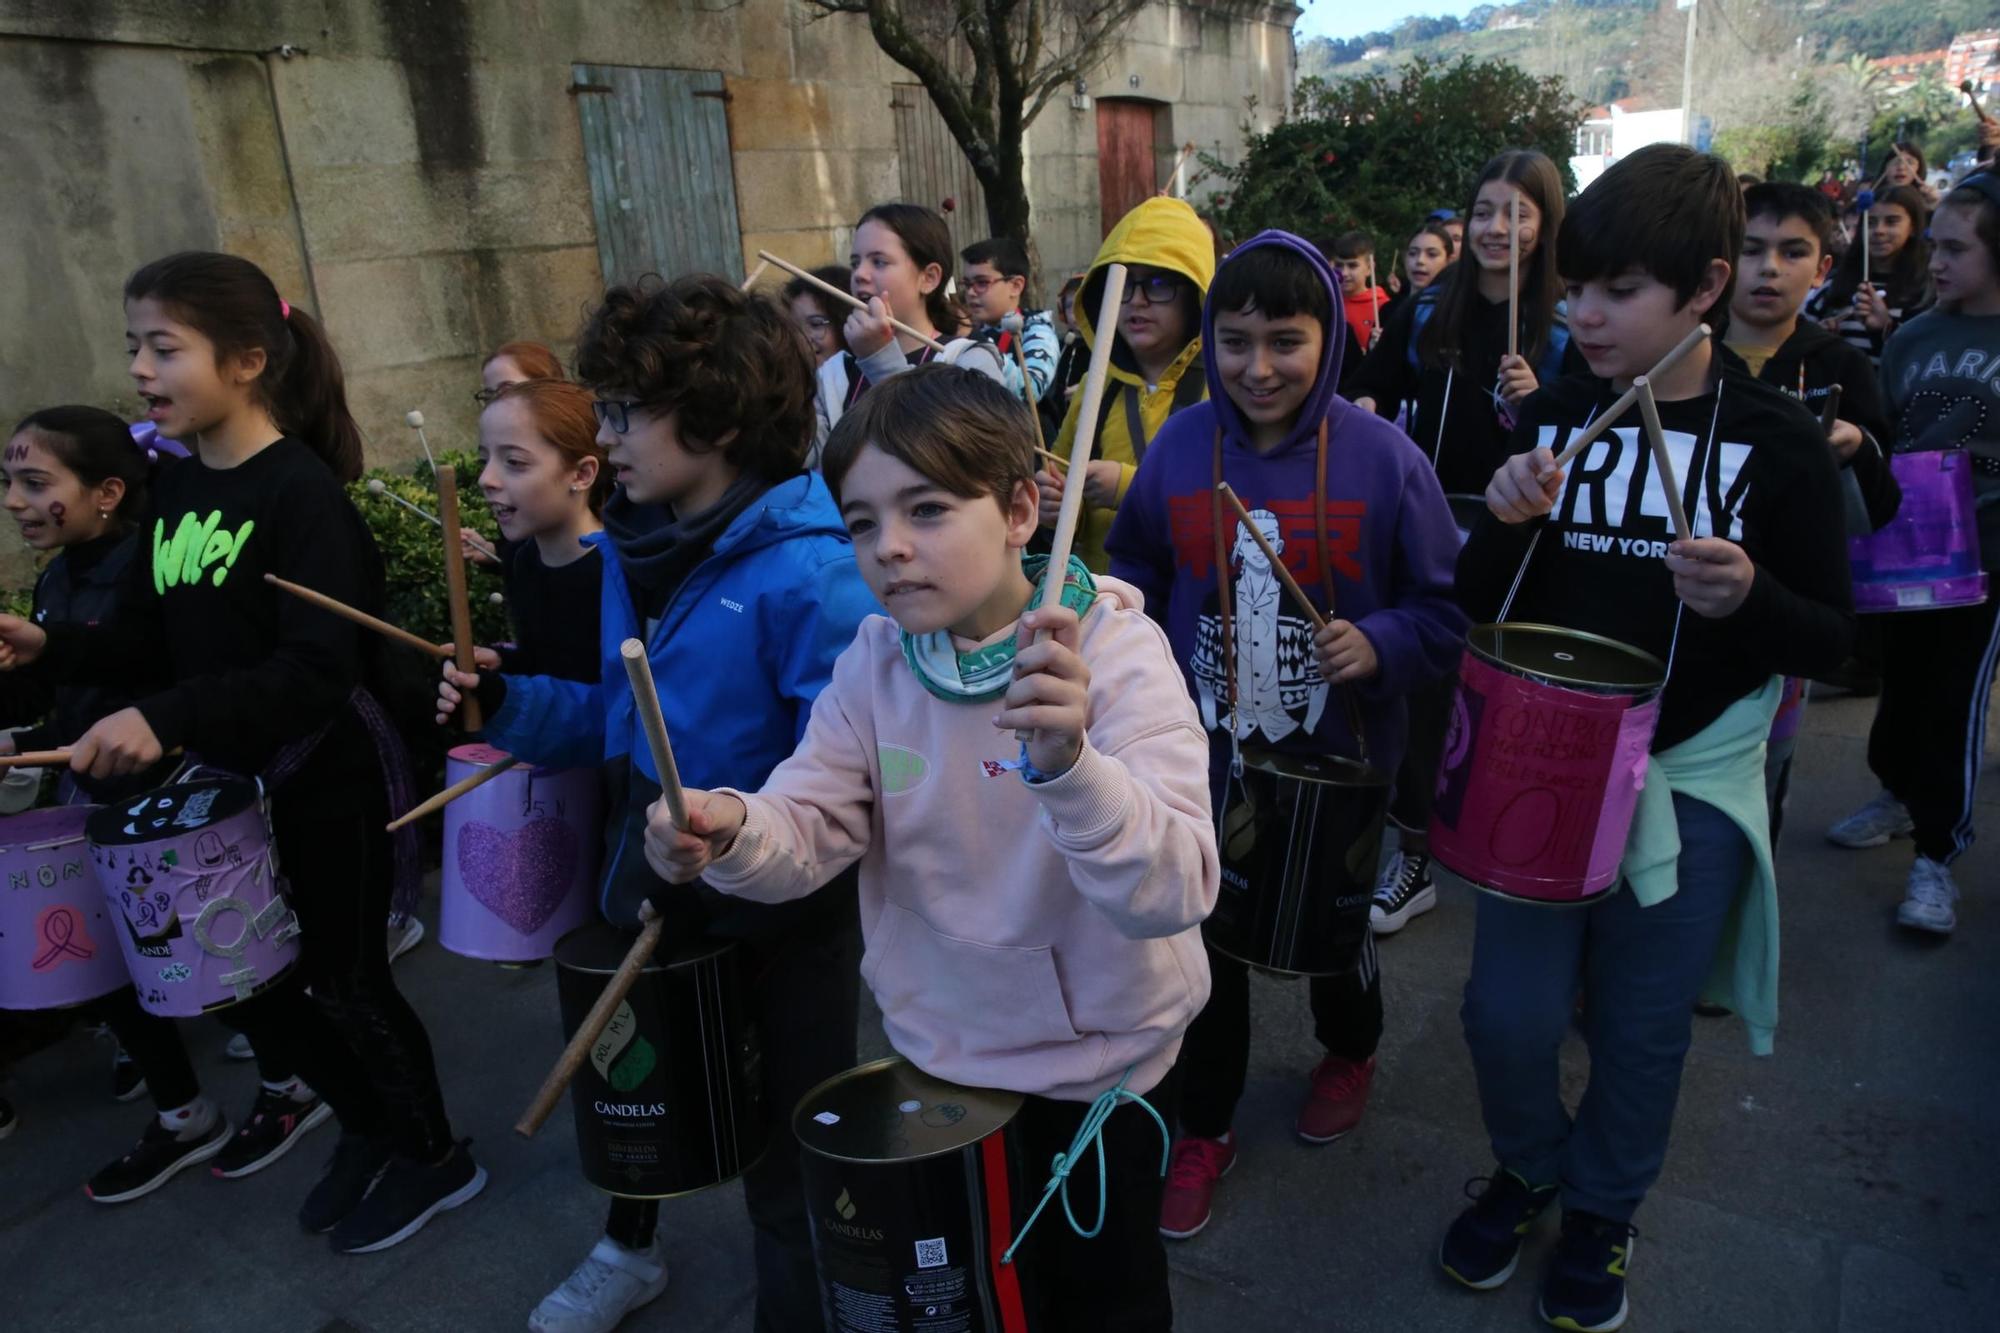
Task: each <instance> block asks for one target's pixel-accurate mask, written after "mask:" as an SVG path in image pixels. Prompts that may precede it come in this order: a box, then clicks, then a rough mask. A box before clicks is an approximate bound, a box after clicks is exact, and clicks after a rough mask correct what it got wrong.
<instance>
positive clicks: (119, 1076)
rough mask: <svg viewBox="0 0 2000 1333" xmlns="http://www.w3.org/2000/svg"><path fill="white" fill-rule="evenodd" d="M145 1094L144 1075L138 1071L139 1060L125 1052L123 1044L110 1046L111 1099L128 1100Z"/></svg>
mask: <svg viewBox="0 0 2000 1333" xmlns="http://www.w3.org/2000/svg"><path fill="white" fill-rule="evenodd" d="M145 1095H146V1076H145V1074H144V1073H142V1072H140V1069H139V1062H138V1061H137V1060H134V1059H133V1058H132V1057H131V1056H129V1055H127V1054H125V1048H124V1047H123V1046H117V1047H113V1048H112V1055H111V1100H112V1101H114V1102H129V1101H132V1100H134V1099H136V1098H139V1097H143V1096H145Z"/></svg>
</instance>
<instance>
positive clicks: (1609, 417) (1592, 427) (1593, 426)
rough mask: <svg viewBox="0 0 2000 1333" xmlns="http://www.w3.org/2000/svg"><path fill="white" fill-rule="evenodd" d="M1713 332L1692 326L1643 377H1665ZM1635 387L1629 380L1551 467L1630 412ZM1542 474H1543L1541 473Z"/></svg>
mask: <svg viewBox="0 0 2000 1333" xmlns="http://www.w3.org/2000/svg"><path fill="white" fill-rule="evenodd" d="M1714 332H1715V330H1713V329H1711V328H1709V327H1708V325H1706V324H1697V325H1695V326H1694V327H1693V328H1692V329H1689V330H1688V335H1687V337H1685V338H1683V339H1681V340H1680V341H1679V342H1678V343H1675V344H1674V350H1673V351H1671V352H1668V353H1667V354H1666V355H1665V356H1663V357H1661V358H1660V360H1659V363H1658V364H1657V365H1655V366H1654V367H1653V368H1652V369H1651V370H1649V371H1647V372H1646V374H1645V376H1644V378H1646V379H1649V380H1656V379H1658V378H1659V377H1660V376H1662V375H1664V374H1666V373H1667V372H1668V371H1669V370H1671V369H1672V368H1673V366H1674V363H1675V362H1677V361H1679V360H1680V359H1681V358H1682V357H1684V356H1686V355H1687V354H1688V353H1689V352H1692V351H1693V350H1694V349H1695V346H1696V345H1697V344H1699V343H1702V342H1706V341H1707V340H1708V339H1709V337H1710V336H1711V335H1713V334H1714ZM1637 386H1638V381H1636V380H1635V381H1633V387H1632V388H1630V389H1627V390H1626V391H1625V392H1624V393H1622V394H1620V395H1619V396H1618V401H1617V402H1614V403H1613V404H1611V406H1610V407H1607V408H1605V409H1604V411H1602V412H1600V413H1598V414H1597V418H1596V420H1594V421H1592V422H1591V423H1590V424H1589V425H1588V426H1585V427H1584V428H1583V429H1582V430H1580V431H1578V432H1577V433H1576V434H1575V435H1574V436H1573V437H1571V439H1570V442H1569V443H1568V444H1566V445H1564V446H1563V451H1562V452H1561V453H1559V454H1557V455H1556V461H1555V466H1556V467H1558V468H1562V467H1567V466H1569V460H1570V459H1572V458H1575V457H1576V456H1577V455H1578V454H1580V453H1582V452H1583V450H1584V448H1585V447H1586V446H1587V445H1589V443H1590V442H1591V441H1592V440H1594V439H1596V438H1597V437H1598V436H1600V435H1602V434H1604V432H1605V431H1607V430H1609V429H1611V423H1612V422H1614V421H1616V420H1618V418H1619V417H1621V416H1623V415H1624V414H1625V413H1626V412H1628V411H1630V410H1631V408H1632V404H1634V403H1636V402H1638V401H1639V390H1638V387H1637ZM1544 475H1547V474H1546V473H1545V474H1544Z"/></svg>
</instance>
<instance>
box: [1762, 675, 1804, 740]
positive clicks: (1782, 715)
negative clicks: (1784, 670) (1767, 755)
mask: <svg viewBox="0 0 2000 1333" xmlns="http://www.w3.org/2000/svg"><path fill="white" fill-rule="evenodd" d="M1805 716H1806V681H1805V677H1804V676H1786V677H1785V684H1784V687H1783V688H1782V690H1781V691H1780V692H1779V694H1778V712H1777V715H1776V716H1775V717H1773V718H1772V719H1771V735H1770V738H1769V739H1770V743H1771V744H1773V745H1776V744H1778V743H1779V742H1780V741H1788V740H1791V739H1792V738H1793V737H1794V736H1796V735H1798V734H1799V723H1800V722H1802V721H1804V720H1805Z"/></svg>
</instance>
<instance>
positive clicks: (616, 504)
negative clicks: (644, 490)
mask: <svg viewBox="0 0 2000 1333" xmlns="http://www.w3.org/2000/svg"><path fill="white" fill-rule="evenodd" d="M771 485H772V483H771V482H770V481H768V480H767V479H765V478H763V477H761V476H757V475H755V474H753V473H749V472H745V473H744V474H743V475H741V476H739V477H738V478H737V479H736V480H735V481H733V482H731V483H730V484H729V489H728V490H726V491H724V492H723V493H722V498H721V499H720V500H717V501H716V502H715V503H714V504H712V505H710V506H709V507H708V508H706V509H704V510H702V511H701V512H699V513H695V514H686V515H676V514H675V513H674V512H673V511H672V510H671V509H668V508H667V507H666V506H665V505H652V504H634V503H633V502H632V501H631V500H630V499H629V498H627V496H626V494H625V490H624V488H623V487H619V488H617V489H615V490H613V491H612V492H611V496H610V498H609V499H607V500H606V501H605V502H604V512H603V513H602V514H601V515H600V518H601V519H602V521H603V523H604V531H605V533H606V535H608V536H609V537H610V538H611V546H612V549H613V550H615V551H616V552H617V553H618V563H619V564H620V565H621V566H623V567H624V570H625V581H626V582H627V583H628V584H630V585H631V587H632V591H633V594H634V599H635V600H636V601H637V602H638V604H639V605H640V607H641V608H645V609H647V614H648V615H651V614H653V613H655V612H658V611H660V610H662V609H663V608H664V607H665V606H666V604H667V603H668V602H669V601H671V600H672V599H673V595H674V593H675V592H677V591H678V590H679V589H680V586H681V584H682V583H683V582H685V581H686V579H687V576H688V575H689V574H691V573H693V572H694V567H695V566H696V565H698V564H700V563H701V562H702V560H703V559H705V558H706V557H707V555H708V553H709V552H710V551H712V550H714V549H715V543H716V542H717V541H718V540H719V539H720V538H721V536H722V534H723V533H724V532H725V531H727V530H728V528H729V525H730V524H731V523H734V522H735V521H736V517H737V515H739V514H741V513H742V512H743V511H744V510H746V509H748V508H749V507H750V506H751V505H752V504H754V503H755V502H756V501H757V499H758V497H760V496H762V495H763V494H764V492H766V491H768V490H770V489H771Z"/></svg>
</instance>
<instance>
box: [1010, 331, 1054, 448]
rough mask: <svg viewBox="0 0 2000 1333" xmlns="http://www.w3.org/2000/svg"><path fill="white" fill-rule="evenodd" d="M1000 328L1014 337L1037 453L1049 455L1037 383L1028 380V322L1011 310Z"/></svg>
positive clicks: (1015, 352)
mask: <svg viewBox="0 0 2000 1333" xmlns="http://www.w3.org/2000/svg"><path fill="white" fill-rule="evenodd" d="M1000 327H1001V328H1002V329H1004V330H1005V331H1007V332H1008V333H1011V334H1013V335H1014V366H1015V368H1016V369H1017V370H1019V371H1020V372H1021V400H1022V401H1023V402H1025V403H1027V405H1028V419H1029V420H1030V421H1032V422H1034V423H1035V452H1036V453H1038V454H1042V453H1047V452H1048V450H1047V449H1045V448H1043V446H1044V445H1046V444H1047V443H1048V441H1047V440H1044V439H1043V438H1042V414H1041V413H1040V412H1037V411H1036V410H1035V382H1034V381H1033V380H1031V379H1029V378H1028V354H1027V352H1026V351H1025V350H1023V348H1022V344H1023V342H1024V341H1025V339H1024V337H1023V335H1024V334H1026V333H1027V331H1028V321H1027V320H1025V319H1023V318H1022V317H1021V312H1020V311H1018V310H1010V311H1008V312H1007V317H1006V318H1005V319H1003V320H1001V321H1000Z"/></svg>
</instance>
